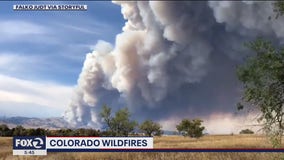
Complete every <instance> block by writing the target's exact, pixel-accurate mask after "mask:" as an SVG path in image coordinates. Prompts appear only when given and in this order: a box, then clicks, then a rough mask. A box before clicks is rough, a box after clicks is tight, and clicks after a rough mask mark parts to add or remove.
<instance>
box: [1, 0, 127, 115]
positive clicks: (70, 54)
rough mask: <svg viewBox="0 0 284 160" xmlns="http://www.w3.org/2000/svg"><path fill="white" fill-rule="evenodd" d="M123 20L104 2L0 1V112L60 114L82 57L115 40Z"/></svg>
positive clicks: (110, 5) (116, 10) (80, 64)
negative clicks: (47, 7) (81, 7)
mask: <svg viewBox="0 0 284 160" xmlns="http://www.w3.org/2000/svg"><path fill="white" fill-rule="evenodd" d="M43 3H47V4H62V3H63V4H73V3H74V4H87V5H88V10H87V11H13V9H12V6H13V5H14V4H43ZM123 25H124V19H123V17H122V15H121V13H120V7H119V6H117V5H115V4H112V3H111V2H109V1H79V2H46V1H45V2H44V1H43V2H24V1H13V2H7V1H4V2H3V1H1V2H0V97H1V98H0V116H32V117H51V116H61V115H62V113H63V112H64V110H65V109H66V107H67V106H68V103H69V100H70V97H71V96H72V89H73V87H74V86H75V85H76V83H77V78H78V76H79V74H80V72H81V69H82V66H83V62H84V59H85V55H86V54H87V53H89V52H91V51H92V48H93V46H94V45H95V44H96V43H97V41H98V40H105V41H108V42H110V43H112V44H113V43H114V41H115V35H116V34H118V33H120V32H121V28H122V26H123Z"/></svg>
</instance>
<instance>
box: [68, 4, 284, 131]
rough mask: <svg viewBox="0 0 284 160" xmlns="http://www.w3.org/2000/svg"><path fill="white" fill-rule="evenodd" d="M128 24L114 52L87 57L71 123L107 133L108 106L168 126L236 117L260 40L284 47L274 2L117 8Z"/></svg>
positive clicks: (103, 48)
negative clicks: (244, 67) (103, 116)
mask: <svg viewBox="0 0 284 160" xmlns="http://www.w3.org/2000/svg"><path fill="white" fill-rule="evenodd" d="M114 3H115V4H117V5H120V6H121V12H122V14H123V17H124V19H125V20H126V23H125V25H124V27H123V29H122V33H120V34H118V35H117V36H116V41H115V45H114V46H112V45H111V44H110V43H108V42H104V41H99V42H98V43H97V44H96V47H95V49H94V51H93V52H92V53H88V54H87V56H86V60H85V62H84V66H83V68H82V72H81V74H80V76H79V79H78V85H77V87H76V89H75V92H74V96H73V98H72V100H71V103H70V106H69V108H68V110H67V111H66V114H65V117H66V119H67V120H68V121H70V122H72V123H73V124H74V125H76V126H81V125H89V126H95V127H100V119H99V118H98V113H99V112H100V109H101V106H102V105H103V104H107V105H109V106H111V107H112V108H114V110H115V109H118V108H119V107H124V106H127V107H128V108H129V109H130V110H131V111H132V113H133V114H134V116H135V118H137V119H138V120H139V119H156V120H163V119H169V118H171V117H180V118H182V117H186V118H191V117H198V116H201V115H202V116H206V115H210V114H211V113H222V112H225V113H226V112H232V111H234V105H235V103H236V102H237V101H238V97H239V95H240V85H239V83H238V81H237V78H236V76H235V66H236V65H237V64H239V63H240V59H241V58H242V57H244V56H246V55H247V54H249V52H248V51H247V50H246V49H245V48H244V47H243V43H244V42H246V41H248V40H252V39H254V38H256V36H258V35H260V34H261V35H264V36H269V37H272V38H275V39H277V38H278V39H281V38H283V36H284V29H283V27H282V28H281V27H280V26H281V25H282V26H283V24H282V23H283V21H281V20H279V21H269V20H268V18H267V17H268V16H271V15H273V11H272V6H271V2H267V3H266V2H259V3H256V2H221V1H220V2H185V1H183V2H168V1H166V2H163V1H150V2H148V1H135V2H134V1H133V2H123V1H117V2H114Z"/></svg>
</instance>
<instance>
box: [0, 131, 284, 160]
mask: <svg viewBox="0 0 284 160" xmlns="http://www.w3.org/2000/svg"><path fill="white" fill-rule="evenodd" d="M154 147H155V148H269V147H271V145H270V144H269V143H268V141H267V139H266V138H265V137H264V136H258V135H234V136H232V135H210V136H204V137H202V138H200V139H192V138H185V137H181V136H163V137H155V138H154ZM283 157H284V155H283V154H282V153H238V152H235V153H230V152H227V153H226V152H221V153H220V152H218V153H204V152H203V153H190V152H179V153H169V152H168V153H165V152H157V153H143V152H131V153H128V152H123V153H118V152H115V153H111V152H106V153H90V152H86V153H74V152H72V153H48V155H47V156H12V138H3V137H0V160H2V159H3V160H10V159H11V160H14V159H15V160H41V159H44V160H199V159H201V160H203V159H204V160H255V159H257V160H278V159H283V160H284V158H283Z"/></svg>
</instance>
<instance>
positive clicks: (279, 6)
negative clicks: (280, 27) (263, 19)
mask: <svg viewBox="0 0 284 160" xmlns="http://www.w3.org/2000/svg"><path fill="white" fill-rule="evenodd" d="M273 6H274V8H273V11H274V12H275V13H276V16H275V19H277V18H278V17H279V16H283V15H284V1H276V2H274V3H273Z"/></svg>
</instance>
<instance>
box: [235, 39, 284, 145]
mask: <svg viewBox="0 0 284 160" xmlns="http://www.w3.org/2000/svg"><path fill="white" fill-rule="evenodd" d="M247 46H248V47H249V48H251V49H252V50H253V51H255V52H256V55H255V56H252V57H249V58H248V59H247V60H246V62H245V63H244V64H242V65H241V66H239V67H238V69H237V75H238V78H239V80H240V81H241V82H242V83H243V87H244V93H243V97H242V101H243V102H245V103H247V104H249V106H251V107H253V108H257V109H258V110H259V111H260V113H261V115H260V117H259V118H258V121H259V122H260V123H261V124H263V129H264V130H265V131H266V133H267V134H268V135H269V137H270V138H271V142H272V143H273V146H274V147H279V146H280V144H281V139H282V135H283V129H284V127H283V115H284V112H283V105H284V50H283V49H276V48H275V47H273V45H272V44H271V42H269V41H265V40H263V39H260V38H259V39H257V40H256V41H253V42H251V43H248V44H247ZM243 108H244V106H243V105H242V104H240V103H239V104H238V109H243Z"/></svg>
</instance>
